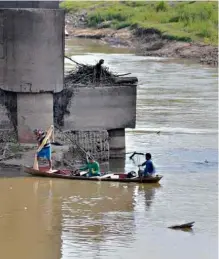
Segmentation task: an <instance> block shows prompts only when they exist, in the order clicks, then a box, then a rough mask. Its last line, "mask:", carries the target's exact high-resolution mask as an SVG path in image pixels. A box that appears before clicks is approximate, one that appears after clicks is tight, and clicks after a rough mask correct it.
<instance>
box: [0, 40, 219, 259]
mask: <svg viewBox="0 0 219 259" xmlns="http://www.w3.org/2000/svg"><path fill="white" fill-rule="evenodd" d="M66 52H67V54H68V55H70V54H71V55H74V57H73V58H74V59H75V60H76V61H81V62H84V63H93V62H94V61H97V60H99V59H100V58H104V60H105V61H106V64H107V65H108V66H110V69H111V70H113V71H115V72H118V73H126V72H132V74H133V75H134V76H137V77H138V78H139V86H138V96H137V125H136V129H127V130H126V145H127V152H129V151H130V152H131V151H135V150H137V151H140V152H146V151H149V152H151V153H152V155H153V160H154V163H155V165H156V168H157V172H158V173H160V174H162V175H164V178H163V179H162V180H161V182H160V185H155V186H154V185H152V186H146V185H145V186H144V185H137V184H120V183H104V182H103V183H99V182H80V181H78V182H77V181H65V180H61V179H53V180H50V179H46V178H45V179H44V178H34V177H28V176H26V175H25V174H23V173H22V172H19V173H15V172H12V171H8V170H7V171H4V172H3V170H1V173H0V175H1V177H0V190H1V196H0V248H1V249H0V258H4V259H11V258H16V259H30V258H31V259H67V258H69V259H71V258H113V259H117V258H118V259H119V258H121V259H129V258H130V259H132V258H139V259H140V258H142V259H143V258H150V259H176V258H177V259H181V258H182V259H184V258H187V259H190V258H191V259H196V258H198V259H215V258H217V240H218V228H217V227H218V220H217V209H218V207H217V206H218V205H217V198H218V160H217V127H218V126H217V70H216V69H214V68H209V67H206V66H202V65H199V64H195V63H192V62H191V61H190V62H186V61H183V62H182V61H179V60H174V59H165V58H153V57H150V58H147V57H141V56H135V55H134V54H133V53H131V52H129V51H127V50H124V49H116V48H111V47H109V46H106V45H100V44H99V43H98V42H96V41H91V40H82V39H72V40H67V46H66ZM66 68H67V69H70V68H71V65H70V63H69V62H68V61H67V62H66ZM158 131H160V133H159V134H157V132H158ZM142 161H143V160H142V158H138V159H135V162H136V163H140V162H142ZM124 168H125V170H126V171H128V170H136V166H135V165H134V164H133V162H131V161H130V160H129V158H128V155H127V157H126V160H125V161H123V160H114V161H111V163H110V169H111V170H118V171H121V170H124ZM15 176H17V177H15ZM189 221H195V225H194V229H193V231H191V232H183V231H175V230H171V229H168V228H167V227H168V226H169V225H174V224H178V223H184V222H189Z"/></svg>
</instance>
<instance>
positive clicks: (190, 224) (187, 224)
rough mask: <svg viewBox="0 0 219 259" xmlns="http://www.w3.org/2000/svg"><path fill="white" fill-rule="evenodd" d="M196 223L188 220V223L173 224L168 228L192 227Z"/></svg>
mask: <svg viewBox="0 0 219 259" xmlns="http://www.w3.org/2000/svg"><path fill="white" fill-rule="evenodd" d="M194 223H195V221H192V222H188V223H185V224H181V225H173V226H170V227H168V228H171V229H185V228H192V227H193V224H194Z"/></svg>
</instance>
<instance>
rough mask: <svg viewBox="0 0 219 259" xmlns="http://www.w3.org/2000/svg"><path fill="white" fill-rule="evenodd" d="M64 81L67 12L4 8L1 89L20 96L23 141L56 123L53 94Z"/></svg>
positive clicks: (0, 26) (0, 24) (0, 40)
mask: <svg viewBox="0 0 219 259" xmlns="http://www.w3.org/2000/svg"><path fill="white" fill-rule="evenodd" d="M15 2H16V1H15ZM38 7H40V5H39V6H38ZM48 7H49V5H48V6H47V8H48ZM63 79H64V11H63V10H58V9H53V10H50V9H28V8H27V9H0V89H2V90H4V91H6V92H7V91H10V92H15V93H17V123H18V129H17V130H18V139H19V141H20V142H25V143H26V142H31V141H32V140H31V139H32V134H33V133H32V130H33V129H34V128H39V127H40V128H43V129H46V128H48V126H49V125H51V124H52V123H53V93H55V92H60V91H62V90H63Z"/></svg>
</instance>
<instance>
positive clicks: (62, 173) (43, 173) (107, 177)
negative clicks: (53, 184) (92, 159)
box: [23, 166, 163, 184]
mask: <svg viewBox="0 0 219 259" xmlns="http://www.w3.org/2000/svg"><path fill="white" fill-rule="evenodd" d="M23 169H24V172H26V173H28V174H30V175H32V176H39V177H50V178H62V179H69V180H86V181H104V182H123V183H130V182H132V183H147V184H148V183H151V184H152V183H158V182H159V181H160V180H161V178H162V177H163V176H161V175H156V176H152V177H146V178H142V179H140V178H139V177H133V178H128V177H127V174H125V173H112V174H104V175H102V176H97V177H86V176H75V175H72V171H71V170H69V169H62V170H53V171H51V172H49V171H48V169H47V170H46V169H45V168H39V170H35V169H33V168H32V167H26V166H24V167H23Z"/></svg>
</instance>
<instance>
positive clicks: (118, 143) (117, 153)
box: [108, 129, 125, 158]
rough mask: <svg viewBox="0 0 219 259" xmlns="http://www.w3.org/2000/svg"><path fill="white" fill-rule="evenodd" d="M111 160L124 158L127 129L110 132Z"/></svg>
mask: <svg viewBox="0 0 219 259" xmlns="http://www.w3.org/2000/svg"><path fill="white" fill-rule="evenodd" d="M108 133H109V146H110V158H119V157H124V154H125V129H114V130H109V131H108Z"/></svg>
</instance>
